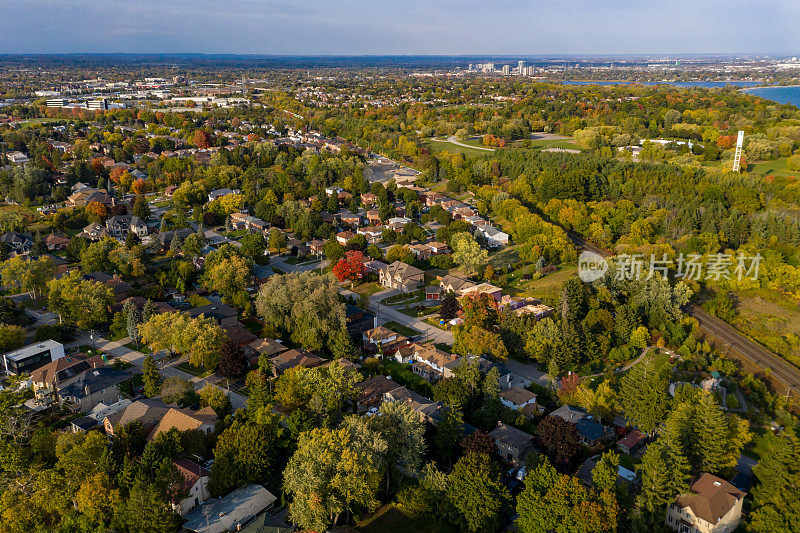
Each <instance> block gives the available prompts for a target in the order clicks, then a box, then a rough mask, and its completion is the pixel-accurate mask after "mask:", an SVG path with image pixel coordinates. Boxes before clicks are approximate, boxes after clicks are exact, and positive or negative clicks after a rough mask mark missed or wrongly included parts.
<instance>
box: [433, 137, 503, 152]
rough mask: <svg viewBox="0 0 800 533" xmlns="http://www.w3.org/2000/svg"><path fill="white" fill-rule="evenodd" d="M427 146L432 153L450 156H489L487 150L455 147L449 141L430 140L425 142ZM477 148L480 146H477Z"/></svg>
mask: <svg viewBox="0 0 800 533" xmlns="http://www.w3.org/2000/svg"><path fill="white" fill-rule="evenodd" d="M425 145H426V146H428V147H429V148H430V149H431V150H432V151H435V152H447V153H450V154H465V155H480V154H488V153H491V152H488V151H487V150H478V149H477V148H465V147H464V146H458V145H455V144H453V143H451V142H449V141H439V140H434V139H428V140H427V141H425ZM476 146H479V144H477V145H476Z"/></svg>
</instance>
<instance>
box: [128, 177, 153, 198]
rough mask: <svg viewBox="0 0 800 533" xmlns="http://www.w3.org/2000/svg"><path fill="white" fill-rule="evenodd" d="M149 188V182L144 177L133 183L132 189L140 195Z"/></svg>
mask: <svg viewBox="0 0 800 533" xmlns="http://www.w3.org/2000/svg"><path fill="white" fill-rule="evenodd" d="M148 188H149V187H148V186H147V182H146V181H145V180H144V179H142V178H139V179H137V180H136V181H134V182H133V184H132V185H131V190H132V191H133V192H134V194H138V195H142V194H144V193H146V192H147V189H148Z"/></svg>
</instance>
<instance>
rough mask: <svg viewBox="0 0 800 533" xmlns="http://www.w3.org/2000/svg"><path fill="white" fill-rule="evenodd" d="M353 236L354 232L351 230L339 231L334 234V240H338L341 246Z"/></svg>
mask: <svg viewBox="0 0 800 533" xmlns="http://www.w3.org/2000/svg"><path fill="white" fill-rule="evenodd" d="M355 236H356V234H355V233H353V232H352V231H340V232H339V233H337V234H336V242H338V243H339V244H341V245H342V246H345V245H346V244H347V243H348V241H350V239H352V238H353V237H355Z"/></svg>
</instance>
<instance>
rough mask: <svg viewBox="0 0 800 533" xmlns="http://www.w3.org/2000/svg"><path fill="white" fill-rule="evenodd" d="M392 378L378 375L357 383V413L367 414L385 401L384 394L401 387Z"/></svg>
mask: <svg viewBox="0 0 800 533" xmlns="http://www.w3.org/2000/svg"><path fill="white" fill-rule="evenodd" d="M399 386H400V385H399V384H397V383H396V382H395V381H393V380H392V378H391V377H390V376H384V375H381V374H379V375H377V376H373V377H371V378H369V379H365V380H364V381H362V382H360V383H357V384H356V388H357V389H358V398H357V399H356V411H357V412H358V413H363V412H366V411H367V410H368V409H371V408H373V407H378V406H379V405H380V404H381V402H382V401H383V397H384V394H386V393H387V392H389V391H392V390H394V389H396V388H397V387H399Z"/></svg>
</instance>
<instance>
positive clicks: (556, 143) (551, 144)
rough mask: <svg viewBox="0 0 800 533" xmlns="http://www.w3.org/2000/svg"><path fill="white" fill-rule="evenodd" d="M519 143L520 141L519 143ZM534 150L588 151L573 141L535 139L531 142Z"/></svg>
mask: <svg viewBox="0 0 800 533" xmlns="http://www.w3.org/2000/svg"><path fill="white" fill-rule="evenodd" d="M518 142H519V141H518ZM530 143H531V145H532V146H533V147H534V148H541V149H543V150H544V149H546V148H561V149H563V150H581V151H583V150H586V147H585V146H583V145H580V144H578V143H576V142H575V141H573V140H571V139H535V140H531V141H530Z"/></svg>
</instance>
